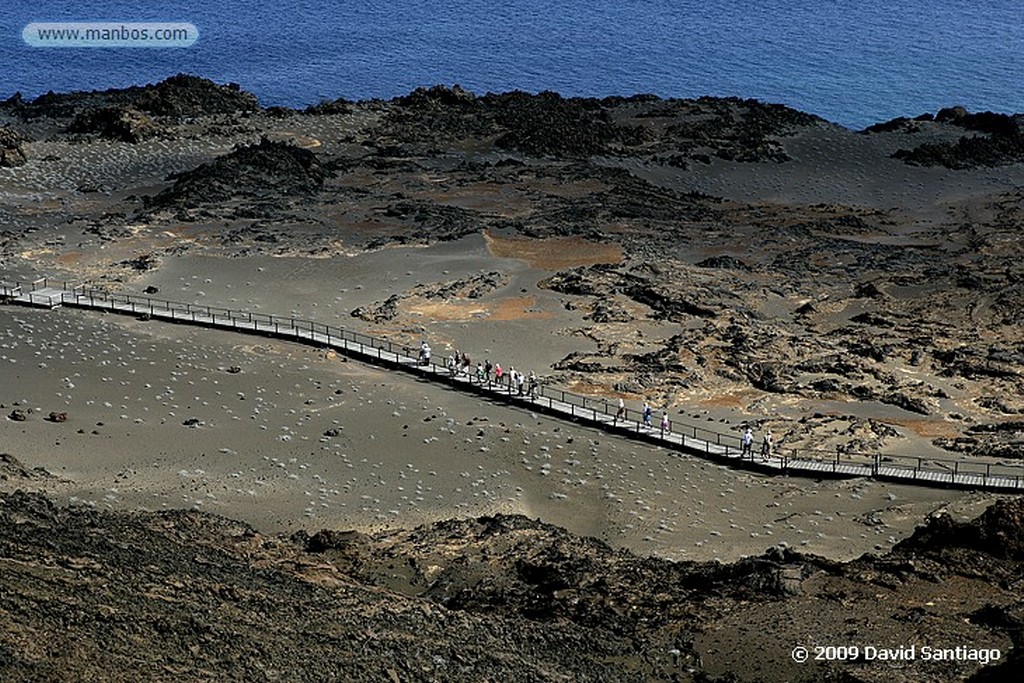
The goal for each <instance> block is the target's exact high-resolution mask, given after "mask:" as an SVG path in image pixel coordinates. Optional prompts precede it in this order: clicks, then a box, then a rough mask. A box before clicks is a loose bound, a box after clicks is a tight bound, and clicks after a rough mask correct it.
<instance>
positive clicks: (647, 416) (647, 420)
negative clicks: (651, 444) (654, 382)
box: [643, 401, 654, 427]
mask: <svg viewBox="0 0 1024 683" xmlns="http://www.w3.org/2000/svg"><path fill="white" fill-rule="evenodd" d="M643 415H644V426H645V427H650V426H651V417H652V416H653V415H654V411H653V410H651V405H650V404H649V403H647V402H646V401H644V409H643Z"/></svg>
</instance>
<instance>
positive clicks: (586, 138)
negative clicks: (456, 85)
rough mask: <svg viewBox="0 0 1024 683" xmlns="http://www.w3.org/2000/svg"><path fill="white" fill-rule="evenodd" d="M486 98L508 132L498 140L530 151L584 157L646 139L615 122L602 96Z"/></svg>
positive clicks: (501, 144)
mask: <svg viewBox="0 0 1024 683" xmlns="http://www.w3.org/2000/svg"><path fill="white" fill-rule="evenodd" d="M482 101H483V103H484V104H485V105H486V106H487V107H489V108H490V109H492V110H493V111H494V113H495V117H496V119H497V122H498V123H499V125H501V126H502V127H503V128H505V129H506V131H507V132H505V133H504V134H503V135H501V136H500V137H499V138H498V139H497V141H496V143H495V144H497V145H498V146H499V147H504V148H506V149H515V150H518V151H520V152H524V153H526V154H530V155H535V156H555V157H559V156H567V157H585V156H590V155H594V154H600V153H605V152H610V151H612V148H613V146H616V145H626V146H629V145H637V144H640V143H641V142H642V141H643V138H644V134H643V131H642V129H640V128H636V127H632V126H622V125H617V124H615V123H614V122H612V120H611V117H610V116H609V115H608V113H607V112H606V111H605V110H604V108H603V107H602V106H601V104H600V102H599V101H598V100H590V99H580V98H568V99H566V98H563V97H562V96H561V95H559V94H557V93H553V92H542V93H539V94H537V95H531V94H529V93H525V92H510V93H502V94H500V95H486V96H485V97H483V98H482Z"/></svg>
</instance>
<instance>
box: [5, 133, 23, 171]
mask: <svg viewBox="0 0 1024 683" xmlns="http://www.w3.org/2000/svg"><path fill="white" fill-rule="evenodd" d="M24 142H25V139H24V138H23V137H22V136H21V135H19V134H18V133H17V132H16V131H13V130H11V129H10V128H0V168H11V167H14V166H22V165H24V164H25V162H27V161H28V157H27V156H26V155H25V150H24V149H22V144H23V143H24Z"/></svg>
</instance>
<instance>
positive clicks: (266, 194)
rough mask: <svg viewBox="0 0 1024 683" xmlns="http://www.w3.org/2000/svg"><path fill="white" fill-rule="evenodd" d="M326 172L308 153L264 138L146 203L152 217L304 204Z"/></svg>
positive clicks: (178, 177) (179, 178)
mask: <svg viewBox="0 0 1024 683" xmlns="http://www.w3.org/2000/svg"><path fill="white" fill-rule="evenodd" d="M324 178H325V171H324V169H323V168H322V166H321V164H320V161H319V160H318V159H317V158H316V155H314V154H313V153H312V152H310V151H309V150H307V149H302V148H299V147H296V146H294V145H290V144H288V143H285V142H271V141H270V140H268V139H266V138H263V139H262V140H261V141H260V142H259V143H258V144H255V145H246V146H242V147H239V148H237V149H236V150H235V151H233V152H231V153H230V154H227V155H225V156H222V157H219V158H217V159H215V160H214V161H211V162H210V163H207V164H202V165H201V166H199V167H197V168H195V169H193V170H191V171H186V172H184V173H179V174H177V175H176V176H175V177H174V185H173V186H172V187H170V188H168V189H166V190H164V191H162V192H160V193H159V194H158V195H156V196H155V197H152V198H149V199H148V201H147V208H148V209H149V210H150V211H153V210H157V209H167V208H180V209H193V208H197V207H216V206H218V205H220V204H222V203H224V202H228V201H231V200H234V201H238V200H245V203H246V204H252V203H255V204H268V205H273V204H274V203H276V202H279V201H282V200H295V199H304V198H308V197H309V196H310V195H313V194H315V193H316V192H318V191H319V190H320V188H321V187H323V184H324Z"/></svg>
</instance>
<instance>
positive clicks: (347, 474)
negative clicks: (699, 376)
mask: <svg viewBox="0 0 1024 683" xmlns="http://www.w3.org/2000/svg"><path fill="white" fill-rule="evenodd" d="M487 256H488V255H487V253H486V251H485V249H484V244H483V240H482V238H473V239H471V240H464V241H462V242H460V243H455V244H446V245H438V246H435V247H428V248H400V249H391V250H384V251H379V252H373V253H369V254H366V255H363V256H360V257H352V258H349V259H331V260H316V259H288V258H271V257H256V258H250V259H245V260H241V259H219V258H213V257H201V258H192V257H188V258H181V259H175V260H173V261H171V262H169V263H167V264H166V265H165V267H163V268H161V269H160V270H159V271H156V272H154V273H152V274H150V275H147V276H146V277H143V278H141V279H140V280H139V281H138V282H135V283H133V285H132V286H133V288H136V289H141V288H143V287H145V286H147V285H153V286H157V287H158V288H159V290H160V292H159V296H166V297H167V298H169V299H175V300H184V301H198V300H202V301H203V302H204V303H210V304H218V303H219V304H222V305H226V306H232V307H238V308H249V309H253V310H260V311H263V312H274V313H278V314H294V315H299V316H302V317H310V318H314V319H317V320H321V321H332V322H335V323H339V324H342V325H354V326H358V325H357V324H356V323H358V322H359V321H356V320H354V319H352V318H351V317H349V316H348V311H350V310H351V309H352V308H354V307H355V306H357V305H360V304H363V303H370V302H372V301H379V300H381V299H383V298H385V297H386V296H387V295H388V294H389V293H391V292H398V291H403V290H404V289H406V288H408V287H410V286H412V285H414V284H416V283H417V282H420V281H424V280H430V279H437V277H438V276H439V275H440V276H441V277H443V278H448V277H451V278H456V277H459V276H462V275H465V274H470V273H476V272H479V271H480V270H482V269H487V268H494V267H495V265H496V264H497V267H498V268H499V269H500V270H502V271H504V272H505V273H506V274H507V275H508V276H509V277H510V282H511V284H510V285H509V286H508V287H507V288H506V290H505V293H504V295H503V296H496V297H490V298H487V297H485V298H483V299H482V300H481V302H480V304H479V310H478V311H476V312H469V313H467V316H468V317H470V318H474V317H475V318H484V319H485V320H488V321H489V322H488V323H487V324H484V325H479V324H478V325H467V324H466V323H465V322H464V321H462V320H460V318H459V317H458V316H451V317H449V318H443V319H441V320H439V321H437V322H434V323H431V324H429V325H427V326H426V327H425V328H424V329H425V332H418V331H417V333H416V334H411V333H410V334H409V336H410V337H411V338H416V337H417V335H420V334H425V335H426V336H428V337H429V338H430V339H431V340H432V341H433V343H434V345H435V348H436V349H439V350H440V351H442V352H443V349H445V348H446V347H447V346H452V347H458V348H463V349H468V350H470V351H471V352H474V351H475V350H476V349H481V350H482V351H481V352H482V353H486V354H489V353H492V352H493V353H498V352H499V351H498V350H499V349H500V350H501V358H498V360H500V361H503V362H506V363H510V364H514V365H518V366H519V367H521V368H522V369H524V370H527V369H529V368H530V366H531V363H530V361H532V363H533V364H536V366H537V367H545V366H546V365H547V364H548V363H550V362H552V361H553V360H555V359H557V358H559V357H561V356H562V355H564V354H565V353H566V352H567V351H568V350H569V349H578V348H579V347H580V345H581V343H583V341H582V340H580V339H579V338H567V337H564V336H560V335H559V334H558V333H557V329H554V328H555V327H556V326H555V323H553V322H551V323H546V322H545V320H546V318H545V316H543V315H524V316H522V317H517V316H500V315H495V311H498V310H500V309H501V308H502V307H503V306H504V307H506V308H507V306H508V304H507V303H501V301H502V300H503V299H508V298H515V297H514V295H516V293H517V286H516V284H517V282H518V278H524V281H526V280H528V279H530V278H533V279H536V275H537V274H536V273H535V272H533V271H532V269H531V268H532V267H531V266H530V264H529V263H528V262H526V261H521V260H515V259H498V260H494V259H488V258H487ZM442 264H443V265H444V269H443V271H444V272H443V273H442V272H441V271H440V270H439V268H440V266H441V265H442ZM257 282H275V283H277V284H276V286H274V287H272V288H269V287H265V286H259V285H258V284H257ZM325 283H338V286H337V287H333V286H325ZM533 292H534V293H533V295H532V297H531V301H530V304H529V309H531V310H534V311H535V312H538V311H539V312H543V311H544V310H546V309H550V308H551V307H553V306H557V305H558V302H557V300H556V299H554V297H552V298H551V299H550V300H549V299H546V298H545V294H544V293H543V292H542V291H540V292H539V291H538V290H533ZM524 310H525V309H524ZM563 313H564V312H563ZM492 315H494V318H495V319H493V320H490V318H489V317H488V316H492ZM425 322H426V321H425ZM564 323H565V320H564V318H563V319H562V320H561V322H560V323H558V324H561V325H564ZM538 325H539V326H540V327H541V329H544V325H548V327H549V328H551V329H547V330H545V331H546V332H549V333H550V334H547V335H546V336H545V338H544V339H545V341H544V342H543V343H542V344H541V343H536V341H535V340H537V339H538V337H537V335H538ZM397 332H401V331H397ZM0 363H2V367H3V384H2V389H0V391H2V395H0V403H3V404H4V405H5V406H6V408H7V410H5V411H4V412H5V414H6V413H7V412H8V411H9V410H10V409H11V408H12V406H13V404H14V403H15V402H17V403H18V404H20V407H21V408H23V409H27V408H32V409H33V413H32V414H31V415H30V416H29V420H28V421H26V422H21V423H16V422H13V421H10V420H4V423H3V425H2V426H3V432H2V433H3V444H4V445H3V450H4V451H7V452H11V453H12V454H15V455H16V456H17V457H18V458H20V459H21V460H22V461H23V462H24V463H25V464H26V465H28V466H31V467H44V468H46V469H47V470H49V471H51V472H53V473H54V474H56V475H58V476H60V477H62V478H63V479H64V480H66V481H65V482H64V483H60V484H53V483H50V484H46V486H47V488H48V489H49V490H51V491H53V492H54V493H56V494H57V495H58V496H60V497H61V499H63V500H67V501H70V502H72V503H79V504H85V505H98V506H109V507H113V508H119V509H132V508H146V509H162V508H176V507H187V508H199V509H204V510H209V511H213V512H217V513H219V514H223V515H225V516H228V517H232V518H239V519H242V520H245V521H248V522H250V523H252V524H254V525H255V526H256V527H258V528H260V529H262V530H265V531H294V530H297V529H300V528H301V529H306V530H316V529H320V528H358V529H364V530H374V529H381V528H397V527H405V528H408V527H411V526H414V525H418V524H421V523H424V522H428V521H433V520H438V519H445V518H450V517H458V516H476V515H481V514H488V513H492V512H497V511H503V512H516V513H523V514H526V515H529V516H531V517H539V518H540V519H542V520H544V521H546V522H551V523H554V524H558V525H560V526H564V527H565V528H567V529H569V530H571V531H574V532H576V533H581V534H586V535H591V536H595V537H598V538H601V539H604V540H606V541H608V542H609V543H611V544H612V545H614V546H619V547H626V548H630V549H632V550H634V551H637V552H640V553H643V554H655V555H659V556H662V557H666V558H670V559H712V558H717V559H721V560H723V561H728V560H732V559H736V558H738V557H741V556H745V555H750V554H758V553H761V552H763V551H764V550H765V549H766V548H767V547H770V546H773V545H776V544H779V543H787V544H789V545H791V546H794V547H799V548H801V549H802V550H806V551H808V552H813V553H818V554H822V555H826V556H828V557H832V558H837V559H840V558H842V559H845V558H851V557H854V556H857V555H860V554H862V553H864V552H870V551H879V550H884V549H887V548H888V547H890V546H891V545H892V544H893V543H894V542H895V541H896V540H898V539H900V538H902V537H904V536H906V535H907V534H908V533H909V532H910V531H911V530H912V529H913V527H914V526H915V525H916V524H918V523H920V521H921V519H922V518H923V517H924V516H925V515H926V514H928V513H930V512H932V511H934V510H936V509H939V508H949V509H951V510H953V511H954V512H955V513H958V514H962V515H964V516H967V515H969V514H972V513H976V512H977V511H978V510H979V509H980V507H982V506H984V505H986V504H989V503H990V502H991V501H992V499H993V497H992V496H991V495H988V494H966V493H961V492H952V491H945V490H938V489H928V488H921V487H907V486H896V485H892V484H885V483H880V482H871V481H845V482H834V481H814V480H805V479H783V478H766V477H761V476H757V475H753V474H749V473H744V472H735V471H731V470H728V469H726V468H722V467H719V466H716V465H713V464H711V463H708V462H704V461H701V460H700V459H697V458H692V457H684V456H680V455H678V454H675V453H671V452H668V451H664V450H660V449H656V448H652V447H649V446H646V445H642V444H636V443H632V442H629V441H628V440H625V439H621V438H618V437H613V436H610V435H607V434H604V433H601V432H598V431H595V430H590V429H584V428H581V427H578V426H574V425H569V424H563V423H560V422H559V421H556V420H553V419H550V418H547V417H543V416H538V415H535V414H532V413H530V412H527V411H523V410H517V409H511V408H508V407H505V406H501V405H494V404H489V403H487V402H481V401H480V400H479V399H477V398H475V397H472V396H466V395H461V394H459V393H457V392H453V391H450V390H446V389H444V388H441V387H437V386H432V385H429V384H425V383H422V382H417V381H416V380H414V379H412V378H410V377H406V376H403V375H400V374H395V373H389V372H387V371H384V370H380V369H376V368H372V367H367V366H364V365H361V364H359V363H356V362H346V361H343V359H341V358H339V357H337V356H334V355H333V354H330V353H325V352H324V351H323V350H316V349H312V348H306V347H302V346H299V345H294V344H288V343H283V342H277V341H273V340H268V339H262V338H258V337H248V336H244V335H238V334H233V333H228V332H219V331H211V330H203V329H194V328H189V327H185V326H176V325H170V324H166V323H160V322H156V321H137V320H133V319H131V318H125V317H121V316H113V315H103V314H97V313H91V312H84V311H75V310H71V309H62V310H60V309H59V310H55V311H52V312H50V311H38V310H30V309H18V308H10V307H4V308H0ZM50 411H59V412H67V413H68V416H69V419H68V421H67V422H65V423H60V424H55V423H51V422H49V421H46V420H44V419H43V418H44V416H46V415H47V414H48V413H49V412H50ZM194 420H198V423H195V424H193V425H192V426H188V425H186V424H185V423H186V422H192V421H194ZM330 430H337V431H336V432H331V433H336V436H326V435H325V433H327V432H329V431H330ZM4 485H5V486H7V485H8V484H7V483H4Z"/></svg>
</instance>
